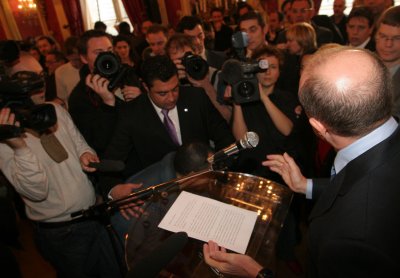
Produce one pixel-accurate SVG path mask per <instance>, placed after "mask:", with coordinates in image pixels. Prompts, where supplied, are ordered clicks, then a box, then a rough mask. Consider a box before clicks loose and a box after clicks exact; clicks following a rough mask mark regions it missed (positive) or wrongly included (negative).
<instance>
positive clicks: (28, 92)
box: [0, 71, 57, 140]
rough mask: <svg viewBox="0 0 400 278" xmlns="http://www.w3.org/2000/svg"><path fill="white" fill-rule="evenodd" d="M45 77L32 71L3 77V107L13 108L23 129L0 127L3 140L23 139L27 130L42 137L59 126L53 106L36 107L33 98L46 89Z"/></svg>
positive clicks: (0, 103) (0, 83)
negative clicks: (22, 135) (20, 137)
mask: <svg viewBox="0 0 400 278" xmlns="http://www.w3.org/2000/svg"><path fill="white" fill-rule="evenodd" d="M44 86H45V83H44V79H43V77H42V76H40V75H38V74H36V73H34V72H29V71H21V72H17V73H15V74H14V75H13V76H11V77H10V78H8V77H5V76H3V77H2V78H1V81H0V108H4V107H9V108H10V109H11V110H12V112H13V113H14V114H15V117H16V120H17V121H19V122H20V127H17V126H14V125H0V140H6V139H10V138H15V137H19V136H20V135H21V134H22V133H23V132H24V128H30V129H33V130H34V131H36V132H37V133H39V134H43V133H45V132H46V131H47V130H48V129H49V128H50V127H52V126H54V125H55V124H56V123H57V115H56V111H55V109H54V106H53V105H51V104H39V105H34V104H33V102H32V100H31V98H30V96H32V95H34V94H35V93H37V92H39V91H43V90H44Z"/></svg>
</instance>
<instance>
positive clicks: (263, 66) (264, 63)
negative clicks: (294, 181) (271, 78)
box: [258, 59, 269, 70]
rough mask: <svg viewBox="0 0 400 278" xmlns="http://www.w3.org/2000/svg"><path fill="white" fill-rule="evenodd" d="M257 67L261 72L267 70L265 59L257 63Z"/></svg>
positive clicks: (267, 65)
mask: <svg viewBox="0 0 400 278" xmlns="http://www.w3.org/2000/svg"><path fill="white" fill-rule="evenodd" d="M258 66H259V68H260V69H262V70H267V69H268V67H269V64H268V60H267V59H261V60H260V61H258Z"/></svg>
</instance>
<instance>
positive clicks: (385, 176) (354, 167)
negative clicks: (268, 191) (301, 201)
mask: <svg viewBox="0 0 400 278" xmlns="http://www.w3.org/2000/svg"><path fill="white" fill-rule="evenodd" d="M399 165H400V129H399V128H398V129H397V130H396V131H395V133H394V134H392V135H391V136H390V137H389V138H388V139H386V140H384V141H383V142H381V143H380V144H378V145H376V146H374V147H373V148H372V149H370V150H368V151H367V152H365V153H364V154H362V155H360V156H359V157H357V158H356V159H354V160H352V161H351V162H350V163H349V164H348V165H347V166H346V167H345V168H344V169H343V170H342V171H340V172H339V173H338V174H337V175H336V177H335V178H334V179H333V180H332V182H329V180H326V179H325V180H314V187H313V188H314V190H313V196H315V197H317V198H318V201H317V203H316V205H315V207H314V209H313V211H312V212H311V214H310V221H311V222H310V229H309V236H310V240H309V242H310V258H311V260H310V263H311V265H310V269H309V270H310V271H309V272H310V276H311V277H324V278H325V277H399V276H400V263H399V262H400V252H399V248H400V236H399V235H400V224H399V218H400V201H399V200H400V171H399Z"/></svg>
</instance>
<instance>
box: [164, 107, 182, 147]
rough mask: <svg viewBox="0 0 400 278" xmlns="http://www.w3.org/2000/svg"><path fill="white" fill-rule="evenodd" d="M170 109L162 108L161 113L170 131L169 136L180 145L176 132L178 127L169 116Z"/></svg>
mask: <svg viewBox="0 0 400 278" xmlns="http://www.w3.org/2000/svg"><path fill="white" fill-rule="evenodd" d="M168 112H169V110H166V109H162V110H161V113H162V114H163V115H164V125H165V128H166V129H167V131H168V134H169V136H170V137H171V140H172V142H174V144H175V145H177V146H179V140H178V135H177V134H176V129H175V126H174V123H173V122H172V120H171V118H170V117H169V116H168Z"/></svg>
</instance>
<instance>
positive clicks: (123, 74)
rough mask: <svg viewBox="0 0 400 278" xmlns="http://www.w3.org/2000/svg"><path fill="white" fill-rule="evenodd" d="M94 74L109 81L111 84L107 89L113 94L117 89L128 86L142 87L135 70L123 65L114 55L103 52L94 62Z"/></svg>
mask: <svg viewBox="0 0 400 278" xmlns="http://www.w3.org/2000/svg"><path fill="white" fill-rule="evenodd" d="M94 66H95V69H94V72H93V73H95V74H99V75H100V76H102V77H104V78H106V79H108V80H109V81H110V83H109V84H108V86H107V89H108V90H109V91H110V92H112V91H114V90H115V88H117V87H120V86H123V85H128V86H135V87H140V82H139V79H138V77H137V76H136V74H135V73H134V71H133V69H131V68H130V67H129V66H127V65H123V64H121V60H120V58H119V57H118V56H117V55H115V54H114V53H112V52H110V51H107V52H101V53H100V54H99V55H98V56H97V58H96V60H95V62H94Z"/></svg>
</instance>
